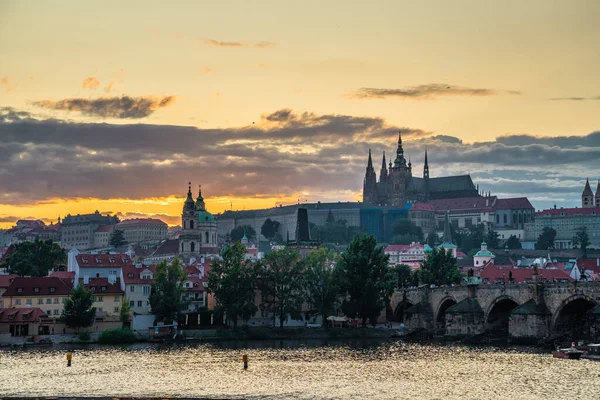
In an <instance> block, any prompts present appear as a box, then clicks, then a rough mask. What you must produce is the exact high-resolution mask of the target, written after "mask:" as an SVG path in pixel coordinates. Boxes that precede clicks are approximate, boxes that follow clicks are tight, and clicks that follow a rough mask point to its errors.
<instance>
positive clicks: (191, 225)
mask: <svg viewBox="0 0 600 400" xmlns="http://www.w3.org/2000/svg"><path fill="white" fill-rule="evenodd" d="M190 229H194V221H190Z"/></svg>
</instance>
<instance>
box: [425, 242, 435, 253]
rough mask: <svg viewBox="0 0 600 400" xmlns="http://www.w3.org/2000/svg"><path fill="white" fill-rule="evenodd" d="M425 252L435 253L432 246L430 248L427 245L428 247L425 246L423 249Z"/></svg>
mask: <svg viewBox="0 0 600 400" xmlns="http://www.w3.org/2000/svg"><path fill="white" fill-rule="evenodd" d="M423 251H424V252H425V253H431V252H432V251H433V249H432V248H431V246H430V245H428V244H426V245H425V248H424V249H423Z"/></svg>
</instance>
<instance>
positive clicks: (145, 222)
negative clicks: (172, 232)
mask: <svg viewBox="0 0 600 400" xmlns="http://www.w3.org/2000/svg"><path fill="white" fill-rule="evenodd" d="M137 224H140V225H162V226H167V224H166V223H165V222H163V221H161V220H160V219H157V218H132V219H125V220H123V221H121V222H119V223H118V224H117V226H127V225H137Z"/></svg>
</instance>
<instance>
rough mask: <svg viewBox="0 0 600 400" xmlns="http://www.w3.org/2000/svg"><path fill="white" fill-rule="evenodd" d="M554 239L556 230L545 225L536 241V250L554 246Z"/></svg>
mask: <svg viewBox="0 0 600 400" xmlns="http://www.w3.org/2000/svg"><path fill="white" fill-rule="evenodd" d="M554 239H556V230H554V229H552V228H549V227H547V226H546V227H544V229H542V233H541V234H540V236H538V239H537V242H536V243H535V249H536V250H548V249H553V248H554Z"/></svg>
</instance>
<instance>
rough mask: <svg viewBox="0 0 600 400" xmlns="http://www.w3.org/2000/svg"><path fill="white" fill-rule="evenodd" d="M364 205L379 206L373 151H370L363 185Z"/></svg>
mask: <svg viewBox="0 0 600 400" xmlns="http://www.w3.org/2000/svg"><path fill="white" fill-rule="evenodd" d="M363 203H368V204H377V176H376V175H375V169H374V168H373V159H372V158H371V149H369V160H368V161H367V168H366V171H365V181H364V183H363Z"/></svg>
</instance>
